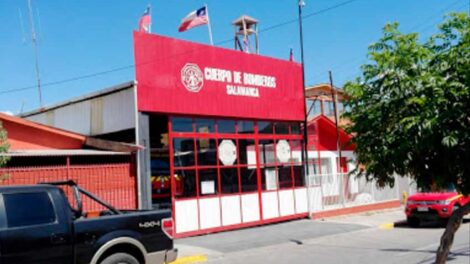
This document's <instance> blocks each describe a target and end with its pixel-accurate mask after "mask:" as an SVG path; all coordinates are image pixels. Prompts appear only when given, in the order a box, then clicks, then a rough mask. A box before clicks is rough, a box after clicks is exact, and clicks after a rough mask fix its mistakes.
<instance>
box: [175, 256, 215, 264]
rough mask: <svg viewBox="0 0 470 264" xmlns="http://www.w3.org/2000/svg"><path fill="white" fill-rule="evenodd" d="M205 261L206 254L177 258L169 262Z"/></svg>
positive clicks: (181, 263)
mask: <svg viewBox="0 0 470 264" xmlns="http://www.w3.org/2000/svg"><path fill="white" fill-rule="evenodd" d="M206 261H207V256H206V255H192V256H187V257H181V258H177V259H176V260H175V261H173V262H170V263H169V264H189V263H202V262H206Z"/></svg>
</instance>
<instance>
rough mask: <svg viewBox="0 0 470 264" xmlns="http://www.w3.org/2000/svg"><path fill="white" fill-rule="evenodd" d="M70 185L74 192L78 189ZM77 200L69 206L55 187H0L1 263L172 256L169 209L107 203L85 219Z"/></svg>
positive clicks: (141, 260)
mask: <svg viewBox="0 0 470 264" xmlns="http://www.w3.org/2000/svg"><path fill="white" fill-rule="evenodd" d="M69 184H70V186H72V187H73V188H74V194H75V195H77V194H78V193H79V192H80V191H81V189H80V188H79V187H78V186H76V185H74V184H72V183H69ZM85 192H86V191H85ZM94 198H95V199H97V198H96V197H94ZM92 199H93V198H92ZM100 203H102V205H103V204H104V205H107V204H106V203H105V202H102V201H100ZM76 204H80V206H79V208H78V209H77V208H75V209H74V208H72V207H71V206H70V204H69V203H68V200H67V197H66V196H65V194H64V192H63V190H62V189H60V188H59V187H57V186H52V185H35V186H13V187H0V263H1V264H9V263H12V264H13V263H14V264H18V263H21V264H27V263H31V264H32V263H34V264H38V263H48V264H51V263H60V264H63V263H70V264H76V263H84V264H85V263H92V264H117V263H128V264H145V263H152V264H153V263H166V262H170V261H173V260H174V259H176V254H177V251H176V249H174V248H173V240H172V238H171V233H172V228H173V222H172V220H171V218H170V217H171V213H170V211H163V210H161V211H123V212H121V211H119V210H117V209H115V208H112V207H111V206H109V205H107V206H109V210H106V211H103V212H101V216H99V217H95V218H86V217H85V216H84V214H83V212H81V208H80V207H81V200H80V198H79V201H78V203H76Z"/></svg>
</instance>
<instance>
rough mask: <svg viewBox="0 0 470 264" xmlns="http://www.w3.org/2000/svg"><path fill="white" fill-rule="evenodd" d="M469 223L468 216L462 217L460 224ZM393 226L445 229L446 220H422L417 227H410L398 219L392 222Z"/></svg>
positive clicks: (404, 221)
mask: <svg viewBox="0 0 470 264" xmlns="http://www.w3.org/2000/svg"><path fill="white" fill-rule="evenodd" d="M468 223H470V218H466V219H463V222H462V224H468ZM394 227H395V228H409V229H419V228H423V229H445V228H446V222H442V221H426V222H422V223H421V224H420V226H419V227H411V226H409V225H408V223H406V220H402V221H398V222H395V223H394Z"/></svg>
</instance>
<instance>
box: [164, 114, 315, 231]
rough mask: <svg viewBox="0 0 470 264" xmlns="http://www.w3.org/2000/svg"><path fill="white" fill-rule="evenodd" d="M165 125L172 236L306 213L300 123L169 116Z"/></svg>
mask: <svg viewBox="0 0 470 264" xmlns="http://www.w3.org/2000/svg"><path fill="white" fill-rule="evenodd" d="M168 127H169V129H168V131H169V133H168V140H169V141H168V142H169V150H170V151H169V155H170V157H171V158H170V175H171V184H172V185H171V194H172V197H173V198H174V199H173V200H172V209H173V216H174V218H175V222H176V235H177V236H187V235H193V234H200V233H206V232H212V231H219V230H228V229H232V228H237V227H242V226H249V225H255V224H260V223H266V222H274V221H280V220H285V219H289V218H295V217H303V216H306V215H307V204H306V203H307V191H306V187H305V180H304V179H305V175H304V171H303V166H304V164H303V162H302V146H303V144H302V135H301V131H300V124H299V123H296V122H271V121H252V120H233V119H216V118H193V117H181V116H172V117H170V118H169V122H168Z"/></svg>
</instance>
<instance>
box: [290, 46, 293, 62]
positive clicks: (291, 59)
mask: <svg viewBox="0 0 470 264" xmlns="http://www.w3.org/2000/svg"><path fill="white" fill-rule="evenodd" d="M289 61H294V52H293V51H292V48H291V49H290V53H289Z"/></svg>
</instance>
